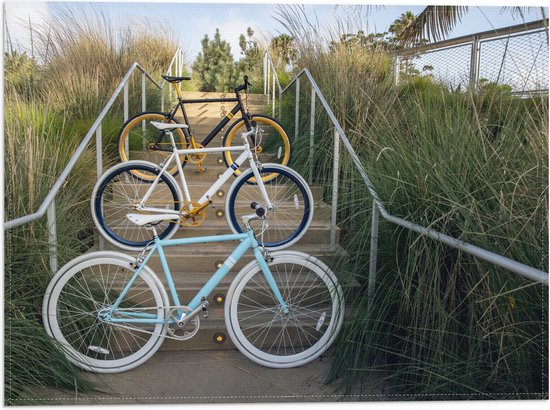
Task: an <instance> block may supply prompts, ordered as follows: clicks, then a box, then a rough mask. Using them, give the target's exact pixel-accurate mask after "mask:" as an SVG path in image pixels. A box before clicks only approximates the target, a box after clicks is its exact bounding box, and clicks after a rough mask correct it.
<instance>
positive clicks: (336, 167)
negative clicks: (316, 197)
mask: <svg viewBox="0 0 550 410" xmlns="http://www.w3.org/2000/svg"><path fill="white" fill-rule="evenodd" d="M333 151H334V159H333V167H332V209H331V215H330V247H331V248H333V249H334V248H335V247H336V222H337V221H336V219H337V212H338V182H339V177H340V134H339V133H338V130H337V129H336V128H334V150H333Z"/></svg>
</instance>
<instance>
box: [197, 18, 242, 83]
mask: <svg viewBox="0 0 550 410" xmlns="http://www.w3.org/2000/svg"><path fill="white" fill-rule="evenodd" d="M201 45H202V52H200V53H199V55H198V56H197V59H196V60H195V62H194V63H193V74H194V75H195V76H196V77H198V81H199V89H200V91H220V92H225V91H230V90H231V89H232V87H233V86H234V84H235V74H236V73H235V65H234V62H233V55H232V54H231V46H230V45H229V43H228V42H227V41H225V40H222V39H221V36H220V30H219V29H216V34H215V35H214V39H213V40H210V39H209V38H208V35H207V34H205V35H204V38H203V39H202V41H201Z"/></svg>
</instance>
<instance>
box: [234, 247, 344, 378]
mask: <svg viewBox="0 0 550 410" xmlns="http://www.w3.org/2000/svg"><path fill="white" fill-rule="evenodd" d="M271 257H272V258H273V261H272V262H270V263H269V264H268V265H269V269H270V270H271V273H272V275H273V278H274V279H275V283H276V284H277V287H278V288H279V291H280V292H281V295H282V296H283V299H284V301H285V303H286V304H287V306H288V309H289V313H288V314H286V315H285V314H284V313H283V312H282V308H281V305H280V303H279V302H278V301H277V299H276V298H275V295H274V294H273V291H272V289H271V287H270V285H269V284H268V282H267V280H266V278H265V276H264V274H263V272H262V270H261V269H260V267H259V265H258V264H257V263H255V262H254V263H251V264H249V265H247V266H246V267H245V268H243V270H242V271H241V272H240V273H239V274H238V275H237V277H236V278H235V280H234V281H233V283H232V284H231V287H230V288H229V291H228V293H227V299H226V303H225V322H226V325H227V330H228V333H229V336H230V337H231V340H232V341H233V343H234V344H235V346H237V348H238V349H239V350H240V351H241V353H243V354H244V355H245V356H247V357H248V358H249V359H251V360H253V361H254V362H256V363H258V364H261V365H263V366H267V367H275V368H289V367H297V366H301V365H304V364H306V363H309V362H311V361H312V360H314V359H315V358H317V357H319V355H321V354H322V353H323V352H325V351H326V350H327V349H328V347H329V346H330V345H331V344H332V342H333V341H334V339H335V338H336V336H337V334H338V332H339V330H340V328H341V326H342V321H343V317H344V299H343V293H342V289H341V287H340V285H339V284H338V281H337V279H336V277H335V276H334V274H333V273H332V271H331V270H330V269H329V268H328V267H327V266H326V265H325V264H323V263H322V262H321V261H319V260H317V259H316V258H313V257H311V256H309V255H306V254H302V253H299V252H274V253H273V254H271Z"/></svg>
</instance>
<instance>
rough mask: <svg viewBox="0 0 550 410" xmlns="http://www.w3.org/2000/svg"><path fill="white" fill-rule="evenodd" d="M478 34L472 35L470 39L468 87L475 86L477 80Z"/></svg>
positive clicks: (472, 87)
mask: <svg viewBox="0 0 550 410" xmlns="http://www.w3.org/2000/svg"><path fill="white" fill-rule="evenodd" d="M479 50H480V47H479V36H474V39H473V41H472V50H471V53H470V83H469V84H470V89H471V90H474V89H475V88H476V87H477V82H478V80H479Z"/></svg>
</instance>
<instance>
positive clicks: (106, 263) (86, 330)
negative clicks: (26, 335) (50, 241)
mask: <svg viewBox="0 0 550 410" xmlns="http://www.w3.org/2000/svg"><path fill="white" fill-rule="evenodd" d="M134 261H135V259H134V258H132V257H130V256H127V255H124V254H121V253H117V252H109V251H103V252H92V253H89V254H84V255H82V256H80V257H78V258H76V259H73V260H72V261H70V262H69V263H68V264H66V265H65V266H63V268H61V269H60V270H59V272H57V274H56V275H55V276H54V277H53V278H52V280H51V281H50V283H49V285H48V287H47V289H46V293H45V295H44V301H43V304H42V319H43V321H44V327H45V329H46V332H47V333H48V335H50V336H51V337H52V338H53V339H54V340H55V341H56V342H57V343H58V345H59V347H60V349H61V350H62V352H63V353H64V354H65V356H66V357H67V358H68V359H69V361H71V362H72V363H74V364H75V365H77V366H79V367H81V368H82V369H85V370H88V371H92V372H97V373H117V372H123V371H126V370H130V369H133V368H134V367H136V366H139V365H140V364H142V363H144V362H145V361H146V360H147V359H149V358H150V357H151V356H152V355H153V354H154V353H155V352H156V351H157V350H158V349H159V347H160V345H161V344H162V342H163V340H164V335H165V333H166V331H167V324H166V321H165V318H166V314H167V313H166V312H167V309H168V306H169V301H168V295H167V294H166V291H165V289H164V287H163V286H162V283H161V282H160V280H159V279H158V277H157V276H156V275H155V274H154V273H153V271H151V270H150V269H149V268H148V267H144V268H143V270H142V271H141V272H140V274H139V276H138V277H137V278H136V280H135V282H134V283H133V285H132V287H131V288H130V290H129V292H128V294H127V296H126V297H125V298H124V300H123V303H122V304H121V305H120V307H121V310H119V317H121V316H120V315H122V314H123V312H124V309H127V311H131V310H132V309H135V310H141V309H142V308H149V309H148V310H143V311H144V312H147V313H155V312H156V318H157V319H158V320H159V323H155V324H139V323H137V324H136V323H126V324H125V323H124V322H123V323H120V324H118V325H114V324H109V323H107V322H105V321H102V320H100V319H99V316H98V312H100V311H101V310H102V309H106V308H107V307H108V305H109V303H112V302H114V300H115V299H116V297H118V295H119V292H120V291H121V290H122V289H123V288H124V285H125V283H127V281H128V280H129V279H130V278H131V277H132V273H133V271H134V269H133V268H132V267H131V266H130V264H131V263H132V262H134ZM132 298H133V299H132ZM138 298H139V299H140V300H139V301H138V300H137V299H138ZM130 302H133V303H134V305H131V306H130V305H129V304H130ZM136 308H137V309H136ZM120 312H122V313H120ZM144 331H148V332H150V333H147V332H144Z"/></svg>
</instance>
